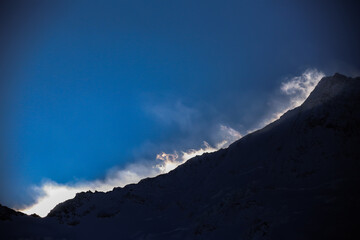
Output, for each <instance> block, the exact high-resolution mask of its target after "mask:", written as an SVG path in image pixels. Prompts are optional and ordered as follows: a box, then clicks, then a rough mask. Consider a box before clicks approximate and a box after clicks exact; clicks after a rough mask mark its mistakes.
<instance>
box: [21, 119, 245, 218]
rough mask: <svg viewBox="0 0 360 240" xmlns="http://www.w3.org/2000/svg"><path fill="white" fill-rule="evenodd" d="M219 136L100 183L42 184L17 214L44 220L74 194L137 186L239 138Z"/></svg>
mask: <svg viewBox="0 0 360 240" xmlns="http://www.w3.org/2000/svg"><path fill="white" fill-rule="evenodd" d="M219 135H220V136H222V137H223V139H221V140H220V141H219V143H218V144H216V145H215V146H210V144H208V143H207V142H204V143H203V146H202V147H200V148H199V149H188V150H184V151H179V153H178V152H177V151H174V152H173V153H165V152H161V153H159V154H157V155H156V158H155V161H142V162H138V163H134V164H130V165H128V166H127V167H125V168H123V169H112V170H110V171H109V172H108V174H107V176H106V178H105V179H104V180H94V181H81V182H77V183H72V184H71V183H69V184H59V183H56V182H54V181H51V180H48V181H45V182H44V183H43V184H42V185H41V186H35V187H34V190H35V192H36V194H37V201H36V203H35V204H33V205H31V206H29V207H26V208H24V209H20V211H22V212H24V213H27V214H32V213H36V214H38V215H40V216H42V217H44V216H46V215H47V214H48V213H49V212H50V210H51V209H53V208H54V207H55V206H56V205H57V204H59V203H61V202H63V201H66V200H68V199H71V198H73V197H75V195H76V193H78V192H82V191H89V190H90V191H103V192H107V191H111V190H112V189H113V188H114V187H123V186H125V185H127V184H130V183H137V182H139V181H140V180H141V179H143V178H146V177H154V176H157V175H159V174H163V173H167V172H169V171H171V170H173V169H175V168H176V167H177V166H179V165H180V164H183V163H185V162H186V161H187V160H189V159H190V158H192V157H195V156H197V155H201V154H203V153H206V152H214V151H216V150H219V149H220V148H223V147H226V146H227V145H229V144H230V143H232V142H233V141H235V140H237V139H239V138H240V137H241V134H240V133H239V132H237V131H236V130H234V129H232V128H230V127H227V126H224V125H220V126H219Z"/></svg>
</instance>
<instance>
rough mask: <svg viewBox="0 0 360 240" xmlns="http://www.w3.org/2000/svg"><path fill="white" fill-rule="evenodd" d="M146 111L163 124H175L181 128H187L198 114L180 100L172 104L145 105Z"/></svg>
mask: <svg viewBox="0 0 360 240" xmlns="http://www.w3.org/2000/svg"><path fill="white" fill-rule="evenodd" d="M145 109H146V111H147V112H148V113H150V114H151V115H153V116H154V117H155V118H156V119H157V120H158V121H160V122H161V123H163V124H167V125H170V124H176V125H178V126H180V127H181V128H182V129H189V128H190V127H191V126H192V123H193V121H194V119H195V118H196V117H197V116H198V111H197V110H196V109H193V108H190V107H188V106H185V105H184V104H183V103H182V102H181V101H177V102H175V103H174V104H170V103H167V104H164V103H162V104H157V105H147V106H146V107H145Z"/></svg>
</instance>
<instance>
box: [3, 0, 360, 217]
mask: <svg viewBox="0 0 360 240" xmlns="http://www.w3.org/2000/svg"><path fill="white" fill-rule="evenodd" d="M359 10H360V8H359V4H356V3H355V1H354V2H353V1H90V0H89V1H60V0H59V1H57V0H55V1H38V0H36V1H35V0H29V1H18V0H15V1H1V5H0V103H1V105H0V116H1V119H0V130H1V136H0V203H1V204H3V205H7V206H9V207H13V208H16V209H29V208H31V207H33V208H32V210H34V209H35V208H34V206H35V207H36V210H34V212H37V213H39V214H40V215H46V212H47V211H49V210H50V209H51V206H53V205H54V204H56V203H58V202H59V201H60V200H59V199H60V198H61V199H62V200H64V199H67V198H70V197H73V196H74V195H75V192H77V191H85V190H89V189H90V190H103V191H108V190H111V189H112V188H113V187H114V186H118V185H125V184H127V183H130V182H136V181H138V180H139V179H141V178H143V177H148V176H156V175H158V174H160V173H165V172H168V171H169V170H171V169H173V168H174V167H176V166H177V165H178V164H180V163H182V162H184V161H186V160H188V159H189V158H190V157H192V156H195V155H196V154H201V153H202V152H209V151H215V150H217V149H219V148H222V147H226V146H228V145H229V144H230V143H231V142H232V141H235V140H237V139H239V138H241V137H242V136H243V135H246V134H247V133H249V132H251V131H253V130H255V129H258V128H259V127H262V126H264V125H265V124H266V123H268V122H271V121H273V120H274V119H276V118H277V117H278V116H279V114H281V113H283V112H284V111H286V110H287V109H290V108H292V107H296V106H297V105H298V104H300V103H301V101H303V99H304V97H306V96H307V95H308V94H309V93H310V91H311V90H312V89H313V87H314V86H315V85H316V83H317V82H318V80H319V79H320V78H321V77H322V76H324V75H332V74H334V73H335V72H340V73H343V74H346V75H349V76H358V75H360V68H359V66H360V44H359V42H360V15H359V14H358V13H359V12H360V11H359ZM49 196H56V197H53V198H51V199H50V197H49ZM51 201H52V203H50V202H51ZM39 203H41V204H39ZM36 204H37V205H36ZM45 206H46V207H45Z"/></svg>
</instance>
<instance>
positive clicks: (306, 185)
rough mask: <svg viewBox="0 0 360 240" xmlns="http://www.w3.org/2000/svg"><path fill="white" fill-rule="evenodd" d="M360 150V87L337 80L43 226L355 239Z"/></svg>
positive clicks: (82, 200) (73, 233)
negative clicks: (227, 140)
mask: <svg viewBox="0 0 360 240" xmlns="http://www.w3.org/2000/svg"><path fill="white" fill-rule="evenodd" d="M359 143H360V78H355V79H353V78H347V77H345V76H343V75H340V74H335V75H334V76H332V77H326V78H323V79H322V80H321V81H320V83H319V84H318V86H317V87H316V89H315V90H314V91H313V92H312V93H311V95H310V96H309V98H308V99H307V100H306V101H305V102H304V103H303V104H302V105H301V106H300V107H298V108H296V109H293V110H291V111H289V112H287V113H286V114H284V115H283V116H282V117H281V118H280V119H279V120H278V121H276V122H274V123H272V124H270V125H268V126H267V127H265V128H263V129H261V130H259V131H256V132H254V133H252V134H249V135H247V136H245V137H244V138H242V139H240V140H239V141H237V142H235V143H233V144H232V145H231V146H230V147H229V148H228V149H222V150H220V151H217V152H215V153H211V154H204V155H202V156H198V157H195V158H193V159H191V160H189V161H188V162H186V163H185V164H183V165H181V166H179V167H178V168H176V169H175V170H173V171H171V172H170V173H168V174H165V175H160V176H158V177H155V178H149V179H144V180H142V181H140V182H139V183H138V184H131V185H128V186H126V187H124V188H115V189H114V190H113V191H111V192H108V193H91V192H87V193H79V194H77V196H76V197H75V198H74V199H72V200H68V201H66V202H64V203H61V204H59V205H58V206H57V207H55V208H54V209H53V210H52V211H51V212H50V213H49V215H48V217H46V218H45V219H42V220H41V221H39V223H36V226H37V225H39V224H40V225H41V224H43V225H46V224H48V225H49V224H50V223H49V222H52V223H51V224H54V222H59V223H61V224H59V225H58V229H61V231H63V234H64V236H67V237H68V238H90V239H98V238H113V237H114V236H118V237H119V238H120V239H260V238H263V239H356V238H358V237H360V236H359V235H360V234H359V233H358V231H356V227H357V225H358V224H359V220H358V216H359V213H360V211H359V203H360V191H359V189H360V188H359V187H358V186H359V179H360V177H359V174H358V173H359V170H360V146H359ZM14 224H15V223H14ZM14 224H13V225H14ZM10 225H11V224H10ZM1 226H3V224H0V229H1ZM51 226H52V225H51ZM54 227H55V225H54ZM7 234H8V235H7V236H22V235H21V234H23V235H27V236H31V235H33V236H35V235H36V236H44V234H42V233H41V231H40V232H39V231H38V232H34V231H31V230H27V231H23V232H21V231H20V232H17V233H16V234H15V233H14V232H12V231H7ZM47 234H48V233H47ZM56 234H57V231H55V232H54V233H53V236H55V237H56V236H57V235H56ZM50 236H51V235H50Z"/></svg>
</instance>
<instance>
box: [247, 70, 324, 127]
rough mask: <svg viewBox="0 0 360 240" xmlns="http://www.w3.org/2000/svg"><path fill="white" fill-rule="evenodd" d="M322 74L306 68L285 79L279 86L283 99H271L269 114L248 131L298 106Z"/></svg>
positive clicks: (270, 121) (274, 119)
mask: <svg viewBox="0 0 360 240" xmlns="http://www.w3.org/2000/svg"><path fill="white" fill-rule="evenodd" d="M324 76H325V74H324V73H323V72H321V71H319V70H317V69H307V70H306V71H305V72H304V73H303V74H301V75H300V76H295V77H292V78H290V79H285V81H284V82H282V83H281V87H280V91H281V94H282V95H285V100H284V99H282V100H279V99H272V102H271V103H270V105H271V106H270V108H271V109H272V110H271V113H270V116H267V117H265V118H264V120H262V121H261V122H260V124H259V125H258V127H257V128H256V129H252V130H249V131H248V133H250V132H252V131H254V130H257V129H259V128H262V127H264V126H266V125H268V124H269V123H272V122H274V121H276V120H277V119H279V118H280V117H281V116H282V115H283V114H284V113H286V112H287V111H289V110H291V109H293V108H296V107H298V106H300V105H301V104H302V103H303V102H304V101H305V100H306V98H307V97H308V96H309V95H310V93H311V92H312V91H313V90H314V88H315V87H316V85H317V84H318V83H319V81H320V80H321V79H322V78H323V77H324Z"/></svg>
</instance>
